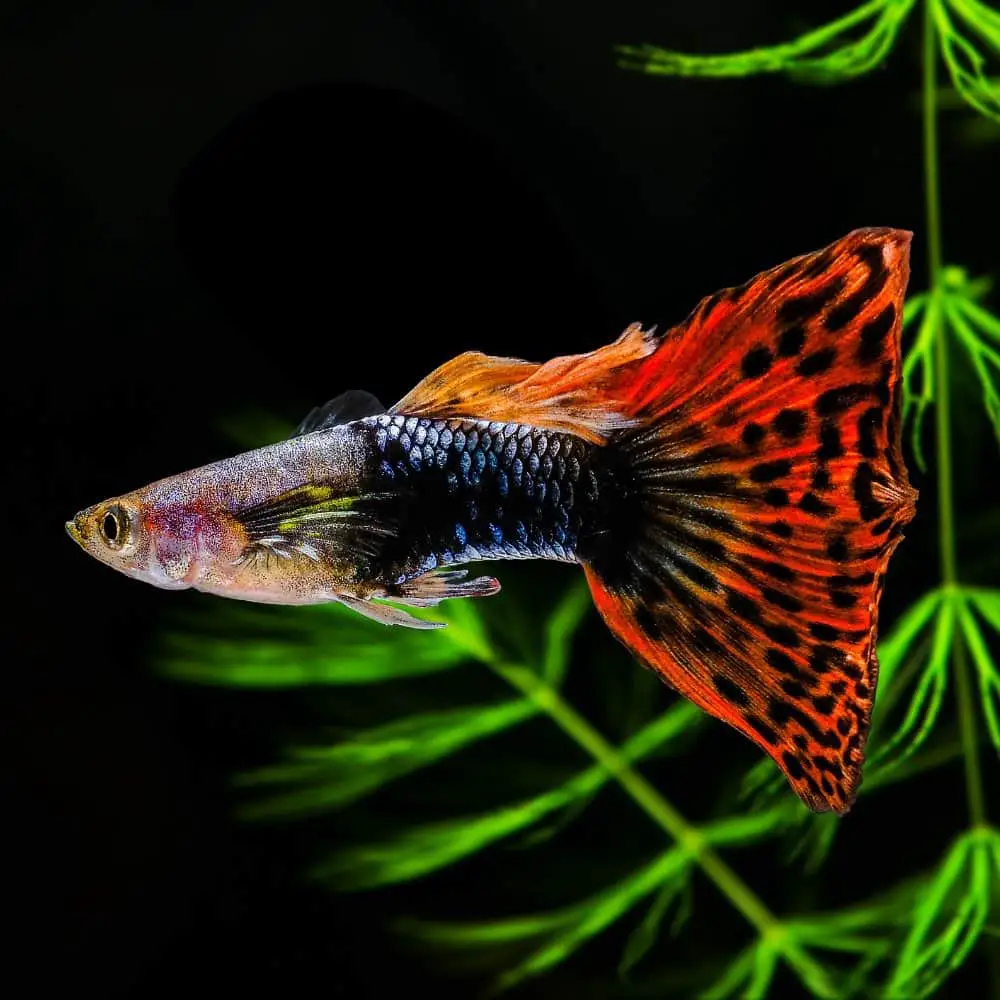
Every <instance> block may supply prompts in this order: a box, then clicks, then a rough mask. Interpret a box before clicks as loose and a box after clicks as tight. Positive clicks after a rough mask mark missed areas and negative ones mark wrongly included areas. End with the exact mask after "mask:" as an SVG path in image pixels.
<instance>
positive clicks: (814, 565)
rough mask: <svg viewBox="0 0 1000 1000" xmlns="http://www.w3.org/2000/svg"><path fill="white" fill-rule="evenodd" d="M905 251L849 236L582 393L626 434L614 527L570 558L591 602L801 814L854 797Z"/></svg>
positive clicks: (778, 272)
mask: <svg viewBox="0 0 1000 1000" xmlns="http://www.w3.org/2000/svg"><path fill="white" fill-rule="evenodd" d="M909 242H910V234H909V233H906V232H903V231H900V230H894V229H861V230H857V231H855V232H853V233H850V234H849V235H848V236H846V237H845V238H843V239H842V240H839V241H838V242H836V243H834V244H832V245H831V246H829V247H827V248H825V249H824V250H821V251H819V252H817V253H813V254H808V255H806V256H804V257H799V258H797V259H795V260H792V261H789V262H788V263H786V264H784V265H782V266H780V267H777V268H774V269H773V270H770V271H767V272H765V273H763V274H761V275H759V276H758V277H756V278H754V279H753V280H752V281H749V282H748V283H746V284H745V285H742V286H740V287H739V288H731V289H727V290H725V291H723V292H719V293H717V294H716V295H713V296H711V297H709V298H706V299H705V300H704V301H703V302H702V303H701V304H700V305H699V306H698V307H697V308H696V309H695V310H694V312H693V313H692V314H691V315H690V317H689V318H688V319H687V320H686V321H685V322H684V323H682V324H680V325H679V326H677V327H675V328H674V329H672V330H670V331H668V332H667V333H666V334H665V335H664V336H663V337H662V338H660V339H659V340H658V341H657V343H656V346H655V349H653V350H651V351H647V352H646V353H645V354H643V355H642V356H640V357H637V358H636V359H635V360H634V361H633V362H632V363H630V364H627V365H624V366H621V367H617V368H615V370H614V372H613V373H609V375H608V376H607V378H606V379H605V380H604V382H603V384H602V391H604V392H606V393H607V394H608V397H609V405H610V404H613V406H614V407H615V409H616V411H617V412H619V413H620V414H621V417H622V419H623V420H624V421H626V422H627V424H628V426H627V428H626V429H624V430H621V431H618V432H617V433H615V434H614V436H613V437H612V438H611V441H610V446H609V449H610V450H614V451H615V452H616V453H618V454H620V455H621V456H622V462H623V466H622V471H620V472H619V473H618V481H619V482H620V484H621V490H622V500H621V504H620V505H619V509H618V512H617V514H616V516H615V517H614V519H613V522H612V523H610V524H609V525H608V526H607V527H608V528H609V530H608V531H607V532H605V533H603V535H602V536H601V539H599V540H598V541H597V542H595V544H594V546H593V547H592V550H591V551H590V552H583V550H582V549H581V556H582V557H583V558H584V559H585V568H586V571H587V576H588V579H589V582H590V585H591V588H592V590H593V593H594V599H595V602H596V604H597V607H598V608H599V610H600V612H601V614H602V615H603V617H604V618H605V620H606V621H607V623H608V625H609V626H610V628H611V630H612V631H613V632H614V633H615V635H616V636H618V638H619V639H621V640H622V641H623V642H624V643H625V644H626V645H627V646H628V647H629V648H630V649H631V650H632V651H633V652H634V653H635V654H636V655H637V656H638V657H639V658H640V659H641V660H643V661H644V662H645V663H647V664H648V665H650V666H651V667H652V668H653V669H655V670H656V671H658V672H659V673H660V674H661V675H662V677H663V678H664V679H665V680H666V681H667V682H669V683H670V684H671V685H672V686H673V687H675V688H676V689H677V690H678V691H679V692H680V693H681V694H683V695H685V696H686V697H687V698H689V699H690V700H691V701H693V702H694V703H695V704H697V705H699V706H700V707H701V708H702V709H704V710H705V711H707V712H709V713H710V714H712V715H714V716H716V717H717V718H719V719H722V720H723V721H725V722H727V723H729V724H730V725H732V726H734V727H735V728H736V729H738V730H740V731H741V732H743V733H744V734H745V735H747V736H748V737H749V738H750V739H751V740H753V741H754V742H755V743H756V744H758V745H759V746H760V747H761V748H762V749H763V750H765V751H766V752H767V753H768V754H769V755H770V756H771V757H772V758H773V759H774V760H775V761H776V763H777V764H778V766H779V767H780V768H781V769H782V770H783V771H784V773H785V774H786V775H787V777H788V779H789V781H790V782H791V784H792V785H793V787H794V788H795V790H796V792H797V793H798V794H799V795H800V796H801V797H802V799H803V800H804V801H805V802H806V803H807V804H808V805H809V806H810V807H811V808H813V809H816V810H829V809H832V810H834V811H836V812H840V813H842V812H845V811H846V810H847V809H848V808H849V807H850V805H851V802H852V801H853V799H854V796H855V794H856V791H857V788H858V784H859V782H860V770H861V763H862V759H863V751H864V745H865V740H866V737H867V733H868V728H869V724H870V720H871V711H872V704H873V701H874V698H875V684H876V679H877V674H878V661H877V659H876V655H875V638H876V628H877V620H878V603H879V598H880V595H881V592H882V584H883V579H884V574H885V571H886V566H887V563H888V561H889V556H890V555H891V553H892V551H893V549H894V548H895V547H896V545H897V544H898V542H899V539H900V535H901V531H902V529H903V527H904V526H905V525H906V524H907V523H908V522H909V521H910V520H911V519H912V517H913V514H914V503H915V499H916V493H915V491H914V490H913V489H911V487H910V485H909V482H908V481H907V476H906V470H905V467H904V465H903V459H902V455H901V451H900V394H901V383H900V346H899V337H900V324H901V317H902V307H903V295H904V292H905V289H906V283H907V277H908V253H909ZM599 353H600V352H596V354H599ZM595 356H596V355H595Z"/></svg>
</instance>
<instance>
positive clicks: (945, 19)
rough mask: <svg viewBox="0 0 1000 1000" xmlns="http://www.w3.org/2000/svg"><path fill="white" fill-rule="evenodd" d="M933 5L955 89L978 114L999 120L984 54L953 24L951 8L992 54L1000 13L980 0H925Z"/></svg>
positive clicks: (998, 91)
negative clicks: (949, 12) (950, 15)
mask: <svg viewBox="0 0 1000 1000" xmlns="http://www.w3.org/2000/svg"><path fill="white" fill-rule="evenodd" d="M925 2H926V3H930V4H932V5H933V11H934V21H935V25H936V27H937V33H938V39H939V41H940V44H941V54H942V56H943V57H944V61H945V63H946V64H947V66H948V71H949V73H950V74H951V79H952V82H953V83H954V84H955V89H956V90H957V91H958V92H959V94H961V96H962V97H963V98H964V99H965V101H966V102H967V103H968V104H970V105H971V106H972V107H973V108H975V109H976V111H978V112H979V113H980V114H982V115H985V116H986V117H987V118H992V119H993V120H994V121H1000V87H998V86H997V83H996V81H995V80H993V79H991V77H990V76H989V75H988V74H987V65H988V60H987V57H986V56H985V55H984V54H983V53H982V52H981V51H980V50H979V49H978V48H977V47H976V46H975V45H974V44H973V43H972V42H971V41H970V40H969V39H968V38H967V37H965V36H964V35H962V34H961V33H960V32H959V30H958V28H957V27H956V25H955V23H954V21H952V19H951V18H950V17H949V16H948V11H949V10H951V11H953V12H954V13H955V14H956V15H957V16H958V18H959V19H960V20H961V21H962V22H964V26H965V27H966V28H967V29H969V30H971V31H972V32H973V33H975V34H976V35H977V36H978V37H979V39H980V41H981V42H982V43H984V44H985V45H986V47H987V49H992V50H993V53H994V57H996V56H1000V14H998V13H997V11H995V10H993V9H992V8H991V7H988V6H987V5H986V4H984V3H981V2H980V0H925Z"/></svg>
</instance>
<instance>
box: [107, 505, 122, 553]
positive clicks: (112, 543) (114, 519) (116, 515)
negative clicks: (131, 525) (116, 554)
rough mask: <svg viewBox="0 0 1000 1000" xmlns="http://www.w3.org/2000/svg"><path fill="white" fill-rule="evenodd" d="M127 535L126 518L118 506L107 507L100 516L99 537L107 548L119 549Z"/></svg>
mask: <svg viewBox="0 0 1000 1000" xmlns="http://www.w3.org/2000/svg"><path fill="white" fill-rule="evenodd" d="M127 536H128V518H127V517H126V515H125V512H124V511H123V510H122V509H121V508H120V507H118V506H117V505H116V506H114V507H109V508H108V509H107V510H106V511H105V512H104V517H102V518H101V537H102V538H103V539H104V541H105V543H106V544H107V546H108V547H109V548H112V549H120V548H121V547H122V546H123V545H124V544H125V541H126V538H127Z"/></svg>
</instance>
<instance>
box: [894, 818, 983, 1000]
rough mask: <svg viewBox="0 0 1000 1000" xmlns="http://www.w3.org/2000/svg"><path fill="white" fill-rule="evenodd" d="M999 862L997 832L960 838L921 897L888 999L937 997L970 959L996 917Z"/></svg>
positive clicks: (975, 831)
mask: <svg viewBox="0 0 1000 1000" xmlns="http://www.w3.org/2000/svg"><path fill="white" fill-rule="evenodd" d="M998 859H1000V833H998V832H997V831H996V830H993V829H991V828H987V827H981V828H973V829H971V830H969V831H967V832H966V833H964V834H963V835H962V836H961V837H959V838H958V840H957V841H956V842H955V843H954V845H953V846H952V848H951V850H950V851H949V852H948V854H947V855H946V856H945V858H944V861H943V862H942V863H941V865H940V866H939V867H938V870H937V871H936V873H935V874H934V875H933V876H931V877H930V878H929V879H928V880H927V882H926V885H925V887H924V889H923V890H922V891H921V892H920V894H919V896H918V899H917V902H916V905H915V907H914V908H913V911H912V923H911V925H910V928H909V932H908V934H907V936H906V939H905V940H904V942H903V947H902V950H901V952H900V954H899V958H898V960H897V962H896V965H895V968H894V970H893V973H892V977H891V979H890V980H889V985H888V987H887V995H888V996H901V997H902V996H905V997H915V998H917V997H929V996H933V995H934V993H935V992H936V991H937V990H938V989H939V988H940V986H941V984H942V983H943V982H944V980H945V979H946V978H947V977H948V976H949V975H950V974H951V973H952V972H954V971H955V970H956V969H957V968H959V966H961V965H962V963H963V962H964V961H965V960H966V958H968V956H969V953H970V952H971V950H972V949H973V947H975V944H976V941H977V940H978V938H979V936H980V935H981V934H982V933H983V931H984V929H985V927H986V924H987V921H988V920H989V918H990V915H991V912H992V907H993V903H994V900H995V894H994V886H995V884H996V880H997V879H998V878H1000V860H998ZM994 915H995V914H994Z"/></svg>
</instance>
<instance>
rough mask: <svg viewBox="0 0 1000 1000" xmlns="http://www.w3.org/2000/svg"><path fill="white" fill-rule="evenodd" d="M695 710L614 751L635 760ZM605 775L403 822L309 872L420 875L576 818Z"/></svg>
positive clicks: (363, 878)
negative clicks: (443, 816) (493, 805)
mask: <svg viewBox="0 0 1000 1000" xmlns="http://www.w3.org/2000/svg"><path fill="white" fill-rule="evenodd" d="M699 714H700V713H699V712H698V709H696V708H695V707H694V705H691V704H689V703H687V702H683V703H679V704H677V705H675V706H674V707H673V708H671V709H670V710H669V711H667V712H665V713H663V715H661V716H660V717H659V718H657V719H655V720H653V722H651V723H649V725H647V726H645V727H644V728H643V729H641V730H640V731H639V732H638V733H636V734H635V735H633V736H632V738H631V739H629V740H628V741H627V742H626V743H625V744H623V746H622V747H621V749H620V751H619V753H620V754H621V757H622V759H623V760H626V761H638V760H641V759H642V758H643V757H645V756H648V755H649V754H651V753H653V752H654V751H656V750H659V749H662V748H663V747H664V746H665V745H666V744H668V743H669V742H670V741H672V740H675V739H677V738H678V737H680V736H681V735H682V734H683V733H684V732H686V730H687V729H688V727H689V726H690V725H691V724H692V722H693V721H694V719H695V718H696V717H697V716H698V715H699ZM610 780H612V775H611V774H609V772H608V771H607V770H606V769H605V768H603V767H601V766H599V765H593V766H591V767H589V768H587V769H586V770H584V771H581V772H580V773H579V774H577V775H575V776H574V777H572V778H570V779H569V780H568V781H566V782H564V783H563V784H562V785H560V786H559V787H557V788H554V789H551V790H550V791H547V792H544V793H542V794H540V795H537V796H535V797H533V798H530V799H527V800H525V801H523V802H516V803H512V804H507V805H504V806H501V807H499V808H497V809H495V810H491V811H489V812H485V813H480V814H477V815H472V816H459V817H456V818H455V819H450V820H445V821H442V822H438V823H429V824H425V825H422V826H417V827H410V828H404V829H402V830H400V831H398V832H396V833H394V834H393V835H392V836H391V837H389V838H387V839H385V840H382V841H376V842H372V843H369V844H363V845H356V846H352V847H349V848H346V849H344V850H341V851H338V852H336V853H334V854H333V855H331V856H330V857H329V858H328V859H327V860H326V861H325V862H323V863H321V864H320V865H318V866H316V867H315V868H314V870H313V875H314V876H315V877H316V878H318V879H320V880H321V881H325V882H328V883H329V884H331V885H334V886H336V887H337V888H341V889H351V890H355V889H366V888H372V887H374V886H379V885H391V884H394V883H397V882H405V881H410V880H412V879H416V878H422V877H424V876H426V875H429V874H431V873H432V872H434V871H438V870H439V869H441V868H445V867H447V866H449V865H453V864H456V863H457V862H459V861H461V860H463V859H465V858H467V857H469V856H471V855H473V854H476V853H478V852H479V851H482V850H484V849H486V848H487V847H489V846H491V845H492V844H495V843H497V842H498V841H501V840H504V839H506V838H507V837H511V836H514V835H516V834H518V833H523V832H524V831H526V830H529V829H530V828H532V827H534V826H535V825H536V824H539V823H541V822H544V821H545V820H550V819H551V818H552V817H553V816H555V815H557V814H560V813H563V812H564V811H571V812H572V816H571V817H570V818H576V817H577V816H578V815H579V810H580V808H581V807H582V806H583V805H585V804H586V803H588V802H589V801H590V800H591V799H592V798H593V796H594V795H595V794H596V793H597V792H598V791H599V790H600V789H601V788H602V787H604V786H605V785H606V784H607V783H608V782H609V781H610ZM547 832H549V831H547Z"/></svg>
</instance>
